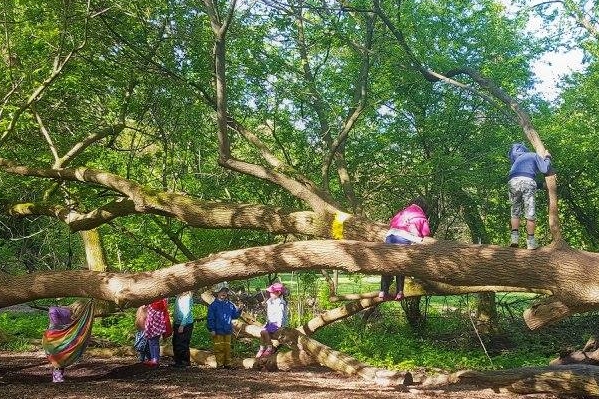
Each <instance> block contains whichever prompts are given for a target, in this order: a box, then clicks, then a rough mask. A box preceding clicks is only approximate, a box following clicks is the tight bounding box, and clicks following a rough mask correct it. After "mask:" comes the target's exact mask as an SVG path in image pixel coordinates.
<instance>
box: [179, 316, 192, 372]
mask: <svg viewBox="0 0 599 399" xmlns="http://www.w3.org/2000/svg"><path fill="white" fill-rule="evenodd" d="M192 334H193V323H191V324H188V325H186V326H185V327H184V328H183V334H182V337H181V346H182V353H181V355H182V356H181V360H182V361H183V364H184V365H186V366H189V365H190V364H191V362H190V360H191V354H190V353H189V345H190V343H191V335H192Z"/></svg>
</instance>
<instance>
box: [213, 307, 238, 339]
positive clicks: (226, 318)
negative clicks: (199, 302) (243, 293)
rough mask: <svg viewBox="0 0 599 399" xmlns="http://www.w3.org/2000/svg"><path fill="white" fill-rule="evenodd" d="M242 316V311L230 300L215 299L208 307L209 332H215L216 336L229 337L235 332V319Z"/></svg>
mask: <svg viewBox="0 0 599 399" xmlns="http://www.w3.org/2000/svg"><path fill="white" fill-rule="evenodd" d="M240 315H241V310H239V309H237V307H236V306H235V305H234V304H233V302H231V301H229V300H228V299H225V300H220V299H218V298H217V299H215V300H214V301H213V302H212V303H211V304H210V306H208V320H207V325H208V331H210V332H213V331H214V332H215V333H216V335H229V334H231V333H232V332H233V325H232V324H231V322H232V321H233V319H236V318H238V317H239V316H240Z"/></svg>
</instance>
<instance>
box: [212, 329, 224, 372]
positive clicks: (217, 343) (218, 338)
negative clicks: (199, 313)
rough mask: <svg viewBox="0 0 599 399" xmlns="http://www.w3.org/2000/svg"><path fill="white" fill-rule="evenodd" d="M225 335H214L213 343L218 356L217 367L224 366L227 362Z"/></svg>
mask: <svg viewBox="0 0 599 399" xmlns="http://www.w3.org/2000/svg"><path fill="white" fill-rule="evenodd" d="M225 337H226V335H218V334H216V335H213V336H212V343H213V345H214V357H215V358H216V367H217V368H219V367H222V366H224V364H225Z"/></svg>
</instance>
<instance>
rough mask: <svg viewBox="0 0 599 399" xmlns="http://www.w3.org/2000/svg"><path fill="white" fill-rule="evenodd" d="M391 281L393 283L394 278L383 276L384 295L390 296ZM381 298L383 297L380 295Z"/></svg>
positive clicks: (382, 290)
mask: <svg viewBox="0 0 599 399" xmlns="http://www.w3.org/2000/svg"><path fill="white" fill-rule="evenodd" d="M391 281H393V276H389V275H386V274H385V275H382V276H381V293H382V294H383V295H389V287H391ZM379 297H381V295H380V294H379Z"/></svg>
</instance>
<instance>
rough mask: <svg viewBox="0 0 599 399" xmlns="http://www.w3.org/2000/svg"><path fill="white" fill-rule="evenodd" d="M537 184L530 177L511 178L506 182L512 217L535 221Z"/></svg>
mask: <svg viewBox="0 0 599 399" xmlns="http://www.w3.org/2000/svg"><path fill="white" fill-rule="evenodd" d="M536 190H537V183H536V182H535V181H534V179H531V178H530V177H520V176H519V177H513V178H511V179H510V181H509V182H508V192H509V197H510V203H511V204H512V211H511V212H512V217H513V218H519V217H522V216H524V217H525V218H526V219H528V220H535V191H536Z"/></svg>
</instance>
